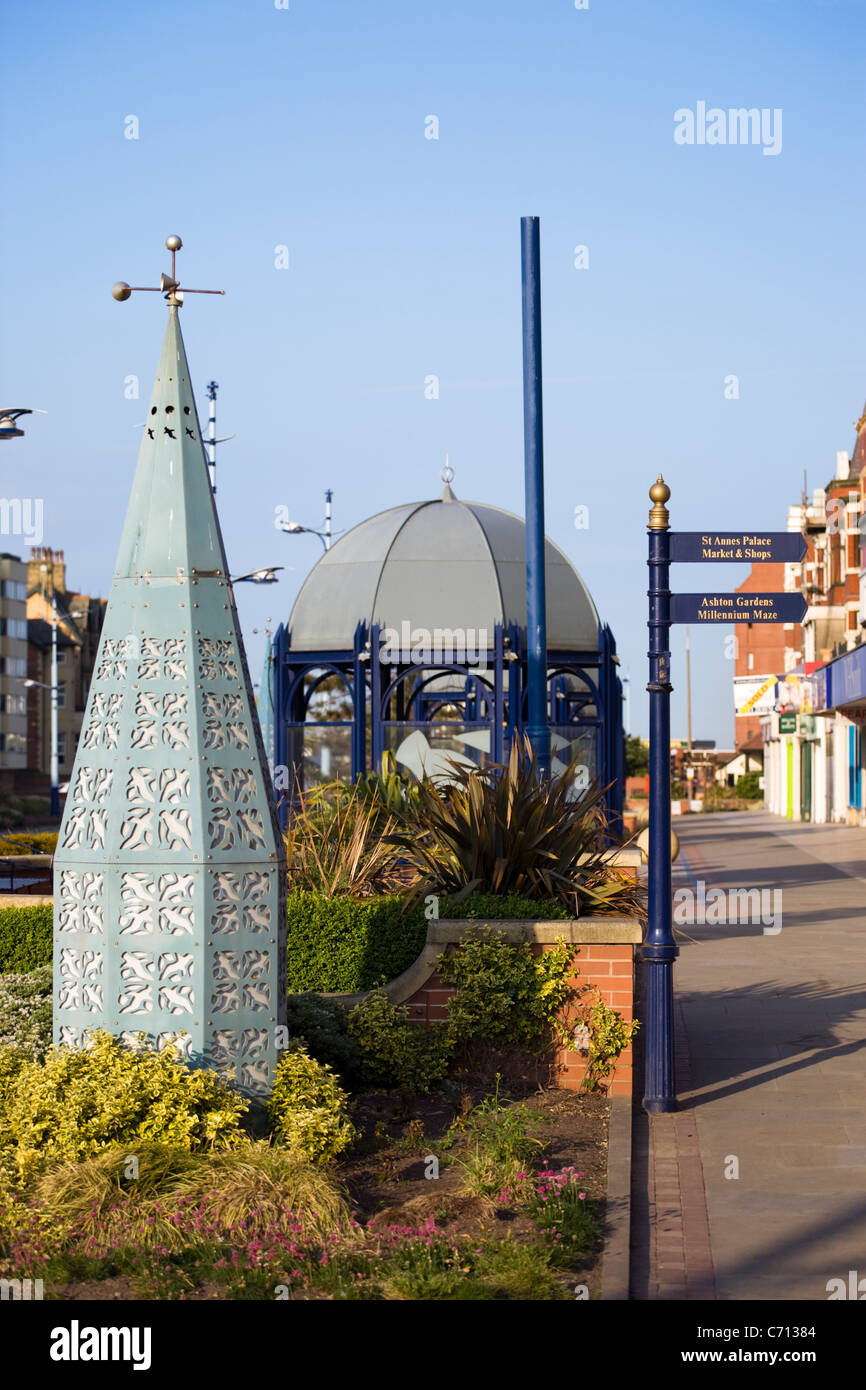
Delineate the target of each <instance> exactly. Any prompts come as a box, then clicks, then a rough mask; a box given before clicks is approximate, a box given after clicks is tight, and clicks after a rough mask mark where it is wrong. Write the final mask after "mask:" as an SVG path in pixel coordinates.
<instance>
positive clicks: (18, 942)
mask: <svg viewBox="0 0 866 1390" xmlns="http://www.w3.org/2000/svg"><path fill="white" fill-rule="evenodd" d="M402 908H403V903H402V899H401V898H400V897H399V895H397V894H392V895H388V896H382V897H377V898H361V899H356V898H327V897H324V896H322V895H320V894H317V893H292V894H290V896H289V900H288V987H289V990H290V991H300V990H305V989H314V990H319V991H321V992H322V993H325V994H329V993H347V994H352V993H355V992H356V991H357V990H362V989H374V988H375V987H376V985H379V984H387V983H388V981H389V980H394V979H396V977H397V976H398V975H400V974H402V972H403V971H404V970H407V969H408V968H409V966H410V965H411V964H412V962H413V961H415V960H417V959H418V956H419V955H420V954H421V950H422V948H423V946H424V941H425V939H426V936H427V925H428V923H427V919H426V917H425V915H424V906H423V904H421V905H419V906H418V907H416V908H415V909H413V910H412V911H411V912H408V913H404V912H403V910H402ZM439 915H440V917H442V918H455V917H467V918H471V919H472V920H473V921H479V922H481V921H484V922H496V921H502V920H503V919H506V918H520V919H521V920H523V921H532V920H534V919H538V920H539V921H557V920H562V919H564V918H567V917H568V913H567V911H566V910H565V908H564V907H562V906H561V905H560V904H558V903H551V902H533V901H531V900H530V899H528V898H521V897H518V896H517V895H515V894H512V895H510V896H504V897H495V896H494V895H493V894H490V893H473V894H472V896H471V897H470V898H467V899H466V900H465V902H462V903H456V904H453V903H451V902H449V900H448V898H447V897H444V896H443V897H442V898H440V900H439ZM51 958H52V910H51V905H50V903H46V904H33V905H32V906H27V905H26V904H25V903H22V906H21V907H17V906H16V907H4V908H2V909H0V973H3V972H6V971H17V972H22V971H27V970H36V969H37V968H38V967H39V966H40V965H50V964H51Z"/></svg>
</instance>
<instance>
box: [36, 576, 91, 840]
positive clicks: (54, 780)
mask: <svg viewBox="0 0 866 1390" xmlns="http://www.w3.org/2000/svg"><path fill="white" fill-rule="evenodd" d="M46 569H47V566H46V565H43V566H42V570H43V573H44V572H45V571H46ZM66 616H67V617H68V618H86V617H87V614H86V613H67V615H66ZM24 684H25V685H26V686H40V687H41V688H42V689H43V690H50V692H51V815H52V816H59V815H60V759H59V754H58V733H57V711H58V709H59V705H58V703H57V694H58V691H59V689H60V685H59V683H58V679H57V590H56V589H55V588H54V585H53V583H52V586H51V684H50V685H45V684H44V682H43V681H34V680H25V682H24Z"/></svg>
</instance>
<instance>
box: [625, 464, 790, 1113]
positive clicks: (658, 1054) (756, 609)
mask: <svg viewBox="0 0 866 1390" xmlns="http://www.w3.org/2000/svg"><path fill="white" fill-rule="evenodd" d="M649 495H650V498H651V500H652V502H653V507H652V510H651V511H650V514H649V559H648V564H649V589H648V591H647V596H648V598H649V622H648V626H649V652H648V655H649V677H650V678H649V684H648V686H647V691H648V692H649V699H650V758H649V761H650V794H649V884H648V888H649V903H648V920H647V930H646V935H645V937H644V940H643V945H642V947H641V958H642V959H643V961H644V962H645V963H646V966H647V989H646V1026H645V1034H644V1036H645V1039H646V1043H645V1047H646V1062H645V1076H644V1097H643V1107H644V1110H646V1111H648V1112H649V1113H650V1114H660V1113H663V1112H666V1111H671V1110H676V1108H677V1098H676V1078H675V1075H674V1001H673V967H674V961H675V960H676V958H677V956H678V954H679V947H678V946H677V944H676V941H675V940H674V934H673V924H672V892H671V786H670V750H671V729H670V697H671V690H672V689H673V687H672V685H671V682H670V671H671V654H670V644H669V638H670V628H671V624H672V623H693V624H696V625H697V626H705V627H710V626H712V625H713V624H715V623H799V622H802V620H803V618H804V617H805V614H806V601H805V599H804V598H803V596H802V594H799V593H765V594H761V593H745V594H741V593H733V594H715V593H713V594H708V593H699V594H672V593H671V591H670V587H669V576H670V566H671V564H672V563H684V564H695V563H697V564H701V563H717V562H719V561H734V562H737V563H739V564H744V563H749V562H759V563H760V562H764V561H768V560H775V561H777V562H779V561H783V562H785V563H789V564H796V563H797V562H798V561H800V560H802V559H803V558H804V556H805V554H806V540H805V537H804V536H802V535H801V534H800V533H799V532H787V531H776V532H772V531H760V532H759V531H742V532H740V531H738V532H730V531H706V532H699V531H670V530H669V529H668V526H669V515H668V509H667V507H666V505H665V504H666V502H667V501H668V500H669V498H670V495H671V490H670V488H669V487H668V486H667V484H666V483H665V482H664V480H663V478H662V476H661V474H659V477H658V481H657V482H655V483H653V485H652V487H651V488H650V490H649Z"/></svg>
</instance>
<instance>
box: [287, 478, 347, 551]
mask: <svg viewBox="0 0 866 1390" xmlns="http://www.w3.org/2000/svg"><path fill="white" fill-rule="evenodd" d="M333 497H334V494H333V492H332V491H331V489H330V488H328V490H327V492H326V493H325V529H324V530H323V531H317V530H316V528H315V526H302V525H301V523H300V522H299V521H284V522H283V524H282V526H281V527H280V530H281V531H285V532H286V533H287V534H288V535H290V536H299V535H301V534H302V532H306V533H307V535H309V536H318V537H319V540H320V541H321V542H322V548H323V549H324V550H326V551H328V550H330V548H331V539H332V536H333V532H332V531H331V502H332V500H333ZM337 534H338V535H339V534H340V532H337Z"/></svg>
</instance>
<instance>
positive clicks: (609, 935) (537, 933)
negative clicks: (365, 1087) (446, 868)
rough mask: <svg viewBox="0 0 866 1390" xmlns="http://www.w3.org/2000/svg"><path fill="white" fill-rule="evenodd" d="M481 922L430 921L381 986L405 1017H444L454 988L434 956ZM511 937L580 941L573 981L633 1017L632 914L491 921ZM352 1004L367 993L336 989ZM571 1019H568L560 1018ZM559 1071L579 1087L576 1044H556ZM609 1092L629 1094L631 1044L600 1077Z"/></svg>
mask: <svg viewBox="0 0 866 1390" xmlns="http://www.w3.org/2000/svg"><path fill="white" fill-rule="evenodd" d="M478 925H479V923H478V922H474V921H472V922H470V921H463V920H460V921H458V920H454V921H441V922H431V923H430V926H429V928H428V931H427V941H426V944H425V946H424V949H423V951H422V952H421V955H420V956H419V957H418V959H417V961H415V963H414V965H411V966H410V967H409V969H408V970H406V971H404V973H403V974H402V975H399V976H398V977H397V979H396V980H392V981H391V983H390V984H388V985H386V986H385V992H386V994H387V995H388V998H389V999H390V1001H391V1003H392V1004H402V1005H404V1006H405V1007H406V1008H407V1009H408V1011H409V1017H410V1018H411V1019H412V1020H413V1021H415V1022H417V1023H419V1024H421V1025H424V1024H427V1023H432V1022H435V1021H438V1020H442V1019H444V1018H446V1017H447V1013H448V1011H447V1008H446V1001H447V1000H448V998H449V996H450V995H451V994H453V993H454V989H453V988H452V987H451V986H450V985H446V984H445V983H444V981H443V980H442V979H441V978H440V976H439V975H438V973H437V971H436V961H437V960H438V958H439V956H440V955H442V953H443V952H444V951H447V950H448V949H449V948H451V949H453V948H454V947H455V946H456V945H457V943H458V942H459V941H460V940H461V938H462V936H463V935H464V933H465V932H466V931H468V930H470V929H472V928H474V927H477V926H478ZM490 926H491V927H493V928H494V929H495V930H497V931H502V932H504V933H505V935H506V936H507V937H508V938H509V939H510V940H512V941H514V942H521V941H528V942H530V943H531V945H532V948H533V950H534V951H535V952H537V953H539V954H540V953H541V952H542V951H549V950H551V949H552V947H553V946H554V945H555V944H556V942H557V940H558V939H559V940H565V941H567V942H569V943H571V944H573V945H576V946H577V947H578V954H577V957H576V960H575V967H576V970H577V972H578V974H577V976H576V979H575V985H576V987H577V988H578V989H580V990H585V989H586V988H587V986H593V985H594V986H596V987H597V989H598V991H599V993H600V994H601V997H602V999H603V1000H604V1002H605V1003H606V1004H607V1005H609V1006H610V1007H611V1008H613V1009H616V1011H617V1013H618V1014H621V1015H622V1017H623V1019H624V1020H625V1022H626V1023H630V1022H631V1021H632V1019H633V1017H634V1014H633V1009H634V960H635V950H636V947H637V946H638V945H639V943H640V940H641V936H642V932H641V925H640V923H639V922H638V921H637V920H636V919H635V918H631V917H595V918H593V917H584V918H577V919H575V920H572V921H568V922H513V921H501V922H491V923H490ZM329 997H330V998H332V999H340V1000H342V1001H343V1002H344V1003H345V1004H347V1005H349V1006H351V1005H354V1004H356V1003H359V1002H360V1001H361V1000H362V999H364V998H365V997H366V995H365V993H361V994H352V995H347V994H336V995H331V996H329ZM563 1021H564V1022H569V1020H563ZM556 1060H557V1063H558V1065H559V1067H560V1071H559V1074H558V1077H557V1084H558V1085H560V1086H564V1087H565V1088H566V1089H568V1090H572V1091H576V1090H579V1089H580V1086H581V1084H582V1082H583V1079H584V1077H585V1075H586V1057H585V1055H584V1054H583V1053H581V1052H580V1051H578V1050H577V1048H575V1049H573V1050H572V1049H570V1048H565V1047H563V1048H560V1049H559V1051H558V1053H557V1058H556ZM604 1084H605V1086H606V1089H607V1093H608V1095H611V1096H630V1095H631V1087H632V1049H631V1047H630V1046H629V1047H628V1048H627V1049H626V1050H625V1052H623V1053H622V1054H621V1056H620V1058H619V1061H618V1062H617V1066H616V1070H615V1071H614V1072H612V1073H611V1076H610V1077H609V1078H608V1079H607V1081H606V1082H605V1083H604Z"/></svg>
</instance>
